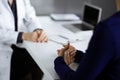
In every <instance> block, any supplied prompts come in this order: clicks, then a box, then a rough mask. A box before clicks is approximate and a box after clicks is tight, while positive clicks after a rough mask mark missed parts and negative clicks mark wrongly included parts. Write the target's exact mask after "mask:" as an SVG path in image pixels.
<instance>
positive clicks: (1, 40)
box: [0, 0, 41, 80]
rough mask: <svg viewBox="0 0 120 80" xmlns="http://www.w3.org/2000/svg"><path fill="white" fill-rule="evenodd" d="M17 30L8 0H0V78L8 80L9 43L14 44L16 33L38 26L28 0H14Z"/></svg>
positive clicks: (31, 29) (10, 53)
mask: <svg viewBox="0 0 120 80" xmlns="http://www.w3.org/2000/svg"><path fill="white" fill-rule="evenodd" d="M16 4H17V15H18V31H17V32H15V31H14V30H15V21H14V16H13V13H12V11H11V8H10V6H9V4H8V0H0V80H10V62H11V55H12V49H11V44H16V41H17V37H18V33H19V32H24V31H29V32H32V31H33V30H35V29H37V28H40V27H41V26H40V24H39V22H38V19H37V18H36V16H35V11H34V8H33V7H32V6H31V4H30V1H29V0H16Z"/></svg>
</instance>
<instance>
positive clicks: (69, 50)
mask: <svg viewBox="0 0 120 80" xmlns="http://www.w3.org/2000/svg"><path fill="white" fill-rule="evenodd" d="M63 47H64V48H61V49H59V50H58V56H62V57H63V58H64V61H65V63H66V64H67V65H70V64H71V63H72V62H74V60H75V59H74V57H75V55H76V49H75V48H74V47H73V46H71V45H69V46H68V45H64V46H63Z"/></svg>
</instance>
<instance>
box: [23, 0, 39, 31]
mask: <svg viewBox="0 0 120 80" xmlns="http://www.w3.org/2000/svg"><path fill="white" fill-rule="evenodd" d="M24 4H25V19H24V23H25V25H26V26H27V28H28V31H30V32H32V31H34V30H35V29H41V24H40V21H39V19H38V18H37V16H36V13H35V9H34V8H33V6H32V5H31V3H30V0H24Z"/></svg>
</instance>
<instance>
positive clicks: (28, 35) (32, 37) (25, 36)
mask: <svg viewBox="0 0 120 80" xmlns="http://www.w3.org/2000/svg"><path fill="white" fill-rule="evenodd" d="M37 39H38V34H37V33H36V32H28V33H23V34H22V40H26V41H32V42H37Z"/></svg>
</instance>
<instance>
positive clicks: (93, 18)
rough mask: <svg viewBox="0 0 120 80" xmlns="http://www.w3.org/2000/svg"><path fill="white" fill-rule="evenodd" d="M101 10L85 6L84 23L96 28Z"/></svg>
mask: <svg viewBox="0 0 120 80" xmlns="http://www.w3.org/2000/svg"><path fill="white" fill-rule="evenodd" d="M100 12H101V11H100V9H98V8H96V7H93V6H90V5H88V4H86V5H85V6H84V13H83V14H84V15H83V22H85V23H88V24H90V25H92V26H95V25H96V24H97V23H98V21H99V18H100V15H101V14H100Z"/></svg>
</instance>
